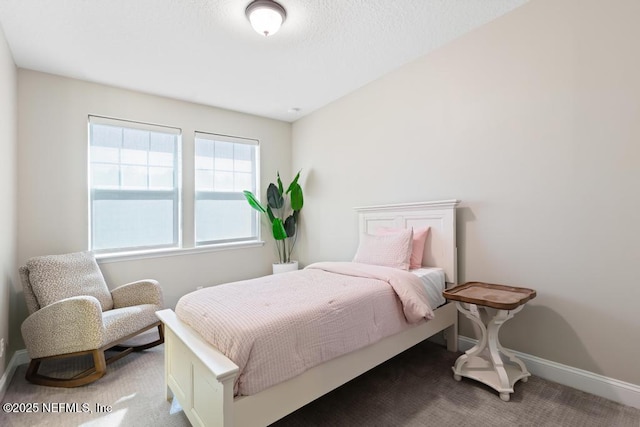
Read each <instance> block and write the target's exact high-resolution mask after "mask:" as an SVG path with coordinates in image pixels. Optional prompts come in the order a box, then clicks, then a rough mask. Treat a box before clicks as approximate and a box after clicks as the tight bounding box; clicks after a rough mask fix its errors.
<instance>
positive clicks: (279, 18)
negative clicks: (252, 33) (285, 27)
mask: <svg viewBox="0 0 640 427" xmlns="http://www.w3.org/2000/svg"><path fill="white" fill-rule="evenodd" d="M245 13H246V14H247V18H249V22H251V26H252V27H253V29H254V30H256V32H257V33H258V34H262V35H263V36H265V37H267V36H270V35H273V34H275V33H276V32H277V31H278V30H279V29H280V26H281V25H282V23H283V22H284V20H285V19H286V17H287V12H286V11H285V10H284V7H282V6H280V5H279V4H278V3H276V2H275V1H272V0H255V1H254V2H252V3H250V4H249V6H247V9H246V11H245Z"/></svg>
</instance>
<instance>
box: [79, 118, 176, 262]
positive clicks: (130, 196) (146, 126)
mask: <svg viewBox="0 0 640 427" xmlns="http://www.w3.org/2000/svg"><path fill="white" fill-rule="evenodd" d="M92 125H106V126H113V127H118V128H128V129H135V130H145V131H154V132H160V133H166V134H171V135H174V136H176V138H177V140H176V147H175V152H174V164H173V169H174V184H173V189H172V190H131V189H127V190H120V189H99V188H93V185H92V177H91V173H92V169H91V138H92ZM181 146H182V130H181V129H179V128H176V127H171V126H161V125H155V124H150V123H142V122H136V121H131V120H122V119H114V118H109V117H102V116H95V115H90V116H89V120H88V147H89V148H88V156H87V163H88V164H87V170H88V184H89V185H88V187H89V250H91V251H93V252H95V253H96V254H123V253H141V252H147V251H154V250H164V249H175V248H180V247H181V246H182V197H181V187H182V183H181V181H182V156H181ZM99 200H171V201H172V202H173V209H174V212H173V214H174V215H173V241H172V242H171V243H170V244H164V245H148V246H135V247H118V248H104V249H94V248H93V242H94V240H95V239H94V202H95V201H99Z"/></svg>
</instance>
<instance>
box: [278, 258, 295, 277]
mask: <svg viewBox="0 0 640 427" xmlns="http://www.w3.org/2000/svg"><path fill="white" fill-rule="evenodd" d="M297 269H298V261H291V262H287V263H282V264H280V263H278V264H275V263H274V264H273V274H279V273H286V272H288V271H296V270H297Z"/></svg>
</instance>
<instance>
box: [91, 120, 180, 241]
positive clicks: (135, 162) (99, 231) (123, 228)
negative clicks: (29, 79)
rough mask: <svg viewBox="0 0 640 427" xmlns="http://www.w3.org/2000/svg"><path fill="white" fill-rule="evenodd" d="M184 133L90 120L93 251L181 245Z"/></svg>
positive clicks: (176, 130) (162, 128) (160, 128)
mask: <svg viewBox="0 0 640 427" xmlns="http://www.w3.org/2000/svg"><path fill="white" fill-rule="evenodd" d="M179 183H180V130H179V129H176V128H170V127H162V126H156V125H149V124H144V123H137V122H130V121H123V120H113V119H107V118H103V117H96V116H90V117H89V189H90V206H89V215H90V233H89V234H90V245H89V247H90V249H91V250H93V251H96V252H120V251H132V250H142V249H155V248H169V247H178V246H179V245H180V184H179Z"/></svg>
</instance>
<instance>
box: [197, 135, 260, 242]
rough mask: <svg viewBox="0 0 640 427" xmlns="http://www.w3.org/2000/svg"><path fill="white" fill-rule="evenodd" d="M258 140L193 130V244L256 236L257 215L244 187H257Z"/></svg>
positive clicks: (255, 237)
mask: <svg viewBox="0 0 640 427" xmlns="http://www.w3.org/2000/svg"><path fill="white" fill-rule="evenodd" d="M257 168H258V141H256V140H253V139H245V138H237V137H230V136H223V135H214V134H208V133H201V132H196V135H195V209H194V211H195V236H196V245H207V244H213V243H227V242H243V241H250V240H257V239H258V225H257V224H258V221H257V218H258V215H257V213H256V211H254V210H253V209H252V208H251V207H250V206H249V204H248V203H247V201H246V199H245V197H244V194H243V193H242V192H243V191H244V190H249V191H252V192H254V193H255V191H256V188H257V187H258V179H257V177H258V176H259V174H258V171H257Z"/></svg>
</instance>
